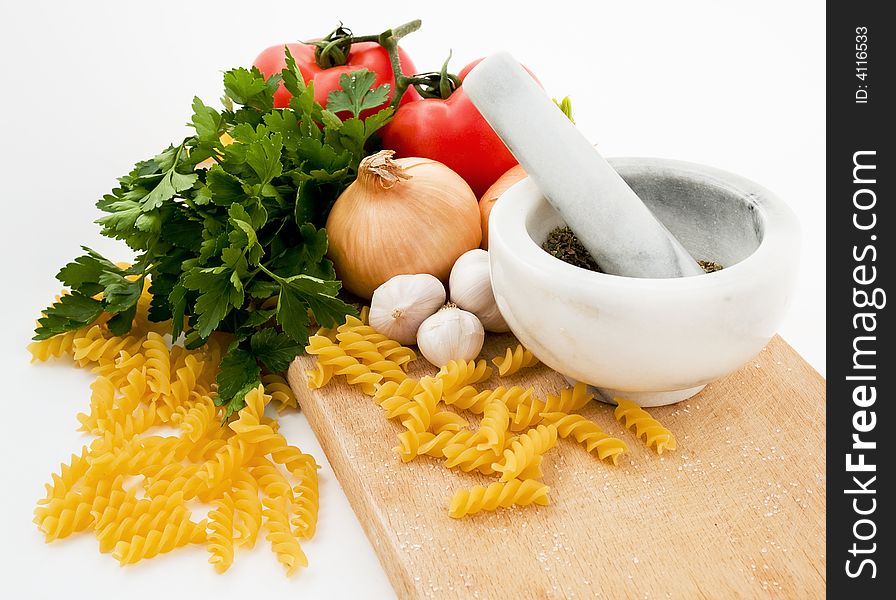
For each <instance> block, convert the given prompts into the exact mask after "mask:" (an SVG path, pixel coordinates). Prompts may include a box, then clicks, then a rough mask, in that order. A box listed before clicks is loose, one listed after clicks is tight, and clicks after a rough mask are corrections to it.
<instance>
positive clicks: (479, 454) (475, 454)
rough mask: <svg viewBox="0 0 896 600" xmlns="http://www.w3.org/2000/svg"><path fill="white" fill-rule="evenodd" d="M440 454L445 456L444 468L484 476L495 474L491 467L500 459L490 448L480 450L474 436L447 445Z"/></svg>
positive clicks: (499, 455)
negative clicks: (475, 472)
mask: <svg viewBox="0 0 896 600" xmlns="http://www.w3.org/2000/svg"><path fill="white" fill-rule="evenodd" d="M442 453H443V454H444V455H445V466H446V467H448V468H450V469H453V468H455V467H457V468H459V469H460V470H461V471H464V472H466V473H468V472H470V471H479V472H480V473H482V474H484V475H491V474H492V473H494V472H495V469H494V468H493V467H492V465H493V464H494V463H495V461H496V460H498V459H499V458H500V457H501V454H500V453H499V452H498V451H496V450H493V449H491V448H487V449H485V450H480V449H479V448H478V447H477V444H476V443H475V436H474V437H470V438H469V439H467V440H466V441H465V442H463V443H457V444H448V445H446V446H445V447H444V448H443V450H442Z"/></svg>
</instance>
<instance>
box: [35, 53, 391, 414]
mask: <svg viewBox="0 0 896 600" xmlns="http://www.w3.org/2000/svg"><path fill="white" fill-rule="evenodd" d="M286 65H287V66H286V68H285V69H284V70H283V71H282V72H281V73H280V74H276V75H273V76H271V77H269V78H267V79H265V77H264V76H263V75H262V74H261V72H260V71H258V69H257V68H254V67H253V68H252V69H251V70H248V69H244V68H237V69H233V70H230V71H228V72H226V73H225V74H224V93H225V95H224V98H223V106H224V109H223V110H221V111H218V110H216V109H214V108H212V107H210V106H206V105H205V104H203V102H202V101H201V100H200V99H199V98H195V99H194V101H193V116H192V120H191V125H192V127H193V128H194V129H195V130H196V133H195V135H192V136H190V137H188V138H186V139H185V140H184V141H183V142H181V143H180V144H179V145H177V146H170V147H169V148H168V149H166V150H165V151H163V152H162V153H161V154H159V155H158V156H155V157H153V158H151V159H149V160H145V161H142V162H139V163H137V165H136V166H135V167H134V169H133V170H132V171H131V172H130V173H128V174H127V175H125V176H124V177H121V178H120V179H119V180H118V181H119V184H120V185H119V187H117V188H115V189H114V190H112V192H111V193H110V194H108V195H106V196H104V197H103V199H102V200H100V201H99V202H98V203H97V206H98V207H99V208H100V209H101V210H102V211H103V212H104V213H106V214H105V215H104V216H103V217H102V218H100V219H99V220H98V221H97V222H98V223H99V224H100V225H101V226H102V233H103V235H106V236H109V237H112V238H116V239H120V240H123V241H124V242H125V243H126V244H127V245H128V246H129V247H130V248H132V249H133V250H134V251H135V252H136V259H135V262H134V264H133V265H132V266H131V267H129V268H119V267H118V266H116V265H115V264H114V263H113V262H112V261H109V260H107V259H105V258H103V257H102V256H100V255H99V254H97V253H96V252H94V251H92V250H91V249H89V248H86V247H85V248H84V251H85V254H84V255H83V256H80V257H79V258H77V259H75V260H74V261H72V262H70V263H69V264H67V265H66V266H65V267H63V268H62V270H61V271H60V272H59V274H58V275H57V278H58V279H59V280H60V281H62V283H63V284H64V285H65V286H67V287H68V288H69V289H70V292H71V293H69V294H67V295H64V296H62V297H61V298H60V299H59V300H58V301H57V302H56V303H55V304H53V305H52V306H50V307H49V308H48V309H47V310H46V311H45V313H44V316H43V317H42V318H41V319H40V320H39V322H38V327H37V329H36V330H35V336H34V339H37V340H40V339H46V338H49V337H51V336H53V335H57V334H60V333H63V332H66V331H70V330H74V329H79V328H81V327H84V326H86V325H89V324H91V323H93V322H94V321H96V320H97V318H99V317H100V316H101V315H102V314H104V313H106V314H107V315H109V317H110V318H109V319H108V321H107V325H108V327H109V329H110V330H111V331H112V332H113V333H114V334H115V335H123V334H125V333H127V332H128V331H129V330H130V328H131V325H132V322H133V320H134V316H135V313H136V309H137V300H138V298H139V297H140V295H141V291H142V289H143V285H144V279H145V278H147V277H149V279H150V282H151V286H150V292H151V293H152V304H151V306H150V313H149V317H150V319H151V320H153V321H168V320H170V321H171V335H172V336H173V338H175V339H177V338H178V337H180V336H181V334H183V335H184V336H185V337H184V343H185V345H186V346H187V347H188V348H195V347H198V346H201V345H202V344H204V343H205V341H206V340H207V339H208V338H209V336H210V335H211V334H212V333H213V332H215V331H223V332H227V333H230V334H233V343H232V344H231V345H230V347H229V349H228V351H227V353H226V355H225V356H224V357H223V360H222V362H221V371H220V374H219V375H218V397H217V402H218V404H219V405H226V406H227V414H228V415H229V414H232V412H233V411H234V410H238V409H239V408H241V407H242V406H243V399H244V396H245V394H246V392H247V391H248V390H250V389H252V388H253V387H255V386H257V385H258V383H259V378H260V374H261V369H262V368H266V369H268V370H270V371H272V372H279V371H283V370H285V369H286V368H287V367H288V366H289V363H290V361H291V360H292V359H293V358H294V357H295V356H296V355H297V354H299V353H300V352H301V351H302V349H303V347H304V345H305V344H306V343H307V340H308V335H309V329H310V327H311V322H312V317H313V320H314V321H316V322H317V323H318V324H320V325H323V326H325V327H332V326H335V325H337V324H339V323H341V322H342V321H343V320H344V318H345V315H346V314H353V313H354V312H355V311H354V309H353V308H352V307H351V306H350V305H348V304H346V303H345V302H343V301H342V300H340V299H339V298H337V293H338V292H339V289H340V287H341V283H340V282H339V281H337V280H336V274H335V272H334V270H333V264H332V263H331V262H330V261H329V260H327V259H326V258H325V254H326V251H327V235H326V231H325V230H324V229H323V226H324V224H325V223H326V219H327V214H328V213H329V211H330V208H331V207H332V205H333V203H334V202H335V201H336V199H337V198H338V196H339V194H340V193H341V192H342V191H343V190H344V189H345V188H346V186H348V184H350V183H351V182H352V181H353V180H354V178H355V176H356V174H357V168H358V164H359V163H360V161H361V159H362V158H363V157H364V155H365V147H366V146H367V145H368V141H369V140H370V138H371V136H372V135H373V134H374V132H376V131H377V130H378V129H379V128H381V127H382V126H383V125H385V124H386V123H387V122H388V121H389V119H390V118H391V116H392V109H391V108H384V109H382V110H380V111H379V112H376V113H374V114H372V115H371V116H369V117H367V118H366V119H361V118H360V117H359V115H360V114H361V112H362V111H366V110H369V109H373V108H377V107H379V106H382V105H383V104H384V103H385V102H386V100H387V96H388V91H389V90H388V86H387V85H384V86H380V87H378V88H373V87H372V86H373V84H374V75H373V74H372V73H370V72H368V71H366V70H360V71H356V72H354V73H351V74H350V75H343V76H342V78H341V80H340V84H341V87H342V90H339V91H334V92H332V93H331V94H330V96H329V98H328V99H327V107H328V110H325V109H323V108H322V107H321V105H320V104H318V103H317V102H316V101H315V100H314V90H313V87H312V84H311V83H309V84H307V85H306V84H305V83H304V81H303V78H302V75H301V73H300V72H299V70H298V68H297V67H296V63H295V61H294V60H293V57H292V56H291V55H290V54H289V52H288V50H287V62H286ZM281 82H282V84H283V85H284V86H285V87H286V89H287V90H289V92H290V93H291V94H292V100H291V101H290V104H289V107H288V108H284V109H276V108H274V92H275V91H276V90H277V88H278V86H279V85H280V84H281ZM337 113H339V114H343V115H346V118H340V116H339V115H338V114H337ZM348 115H350V116H348ZM225 133H226V134H228V135H230V136H231V137H232V138H233V143H232V144H229V145H225V144H224V143H223V142H222V135H224V134H225ZM210 158H211V159H213V160H214V164H213V165H212V166H211V167H210V168H208V169H203V168H201V167H199V168H197V167H198V166H199V165H200V163H202V162H203V161H206V160H207V159H210Z"/></svg>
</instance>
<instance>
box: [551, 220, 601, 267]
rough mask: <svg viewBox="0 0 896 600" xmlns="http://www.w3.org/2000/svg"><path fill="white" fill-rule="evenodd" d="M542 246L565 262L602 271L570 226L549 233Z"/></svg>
mask: <svg viewBox="0 0 896 600" xmlns="http://www.w3.org/2000/svg"><path fill="white" fill-rule="evenodd" d="M541 247H542V248H543V249H544V250H545V252H547V253H548V254H550V255H551V256H553V257H554V258H559V259H560V260H562V261H563V262H567V263H569V264H571V265H573V266H575V267H581V268H583V269H588V270H589V271H598V272H599V271H600V267H599V266H598V265H597V262H596V261H595V260H594V258H593V257H592V256H591V254H589V253H588V251H587V250H585V246H583V245H582V242H580V241H579V238H577V237H576V234H574V233H573V232H572V229H570V228H569V227H557V228H555V229H554V230H553V231H551V233H549V234H548V239H546V240H545V241H544V243H543V244H542V245H541Z"/></svg>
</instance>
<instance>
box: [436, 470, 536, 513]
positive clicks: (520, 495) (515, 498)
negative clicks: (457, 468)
mask: <svg viewBox="0 0 896 600" xmlns="http://www.w3.org/2000/svg"><path fill="white" fill-rule="evenodd" d="M549 490H550V488H548V486H546V485H545V484H543V483H541V482H540V481H536V480H534V479H526V480H520V479H513V480H511V481H507V482H501V481H498V482H495V483H493V484H491V485H489V486H488V487H483V486H481V485H477V486H474V487H473V488H470V489H469V490H458V491H457V492H456V493H455V494H454V496H453V497H452V498H451V502H450V504H449V507H448V516H449V517H451V518H453V519H460V518H461V517H464V516H466V515H471V514H475V513H478V512H480V511H483V510H488V511H493V510H497V509H498V508H499V507H501V508H509V507H511V506H513V505H515V504H516V505H518V506H527V505H529V504H540V505H543V506H544V505H547V504H549V503H550V500H549V497H548V492H549Z"/></svg>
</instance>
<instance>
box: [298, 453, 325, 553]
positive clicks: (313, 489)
mask: <svg viewBox="0 0 896 600" xmlns="http://www.w3.org/2000/svg"><path fill="white" fill-rule="evenodd" d="M293 475H295V476H296V477H297V478H298V479H299V484H298V485H297V486H296V487H295V488H293V492H294V493H295V504H294V507H295V517H294V518H293V520H292V525H293V527H294V528H295V534H296V535H297V536H298V537H300V538H302V539H306V540H307V539H311V538H312V537H314V532H315V531H316V529H317V515H318V512H319V510H320V495H319V491H318V481H317V465H316V464H314V465H312V464H309V465H306V466H305V467H304V468H302V469H299V470H297V471H296V472H295V473H293Z"/></svg>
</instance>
